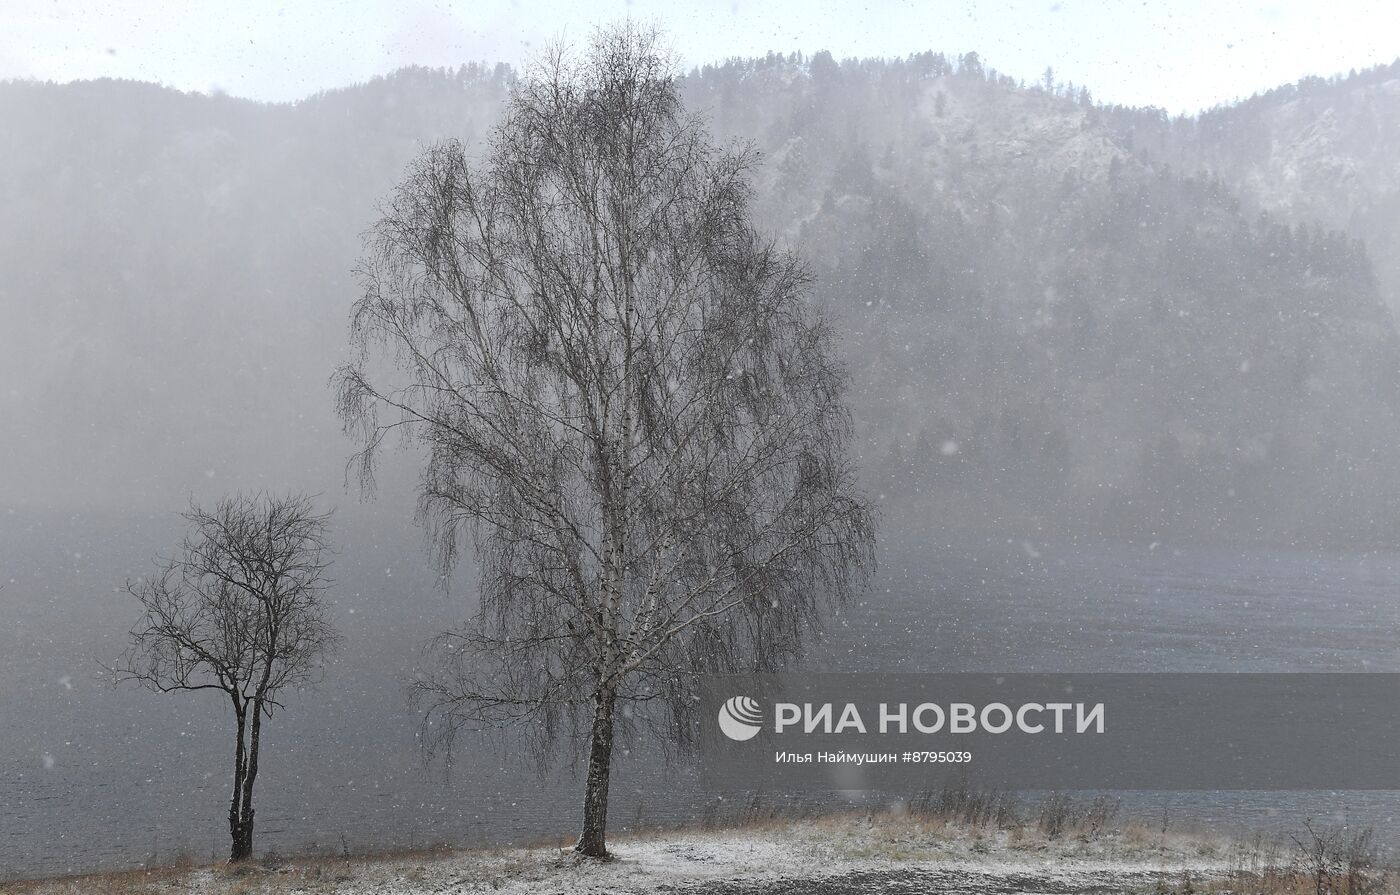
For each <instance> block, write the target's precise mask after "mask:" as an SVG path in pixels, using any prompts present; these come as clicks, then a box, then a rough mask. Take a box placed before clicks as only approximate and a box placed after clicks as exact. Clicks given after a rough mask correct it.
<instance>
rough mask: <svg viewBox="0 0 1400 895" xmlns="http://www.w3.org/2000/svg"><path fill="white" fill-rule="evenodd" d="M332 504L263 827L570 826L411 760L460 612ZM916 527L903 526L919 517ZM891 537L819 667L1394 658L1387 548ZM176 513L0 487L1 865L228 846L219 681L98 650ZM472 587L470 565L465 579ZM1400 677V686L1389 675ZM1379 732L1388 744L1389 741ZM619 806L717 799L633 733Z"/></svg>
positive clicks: (337, 831) (485, 830)
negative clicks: (306, 674)
mask: <svg viewBox="0 0 1400 895" xmlns="http://www.w3.org/2000/svg"><path fill="white" fill-rule="evenodd" d="M390 515H391V514H388V513H385V512H383V511H379V512H378V513H377V515H376V513H374V512H371V511H369V510H366V509H364V508H361V507H352V508H350V509H349V510H348V511H346V512H343V513H342V514H341V515H340V516H338V518H337V531H336V539H337V542H338V544H339V545H340V552H341V555H340V556H339V558H338V560H337V564H336V569H335V576H336V578H337V580H338V582H339V584H338V588H337V590H336V591H335V599H336V620H337V623H338V624H339V625H340V626H341V628H342V630H343V631H344V632H345V635H346V643H345V649H344V651H343V653H342V654H341V655H340V656H339V657H338V658H337V659H336V661H335V663H334V664H333V665H332V667H331V668H330V669H329V671H328V673H327V676H326V679H325V681H324V682H323V683H322V685H321V686H320V687H319V689H317V690H316V691H314V692H310V693H305V694H299V695H293V696H292V697H290V698H289V700H288V708H287V711H286V713H285V714H283V715H279V716H277V717H275V718H274V719H273V720H272V722H271V725H270V727H269V728H268V729H267V732H266V733H265V751H264V757H263V763H262V772H261V775H260V777H259V780H258V813H257V837H258V847H259V849H260V850H264V851H265V850H268V849H273V848H276V849H281V850H283V851H291V850H299V849H304V848H307V847H311V846H315V847H318V848H326V849H334V850H337V851H338V850H339V849H340V848H341V847H342V844H345V845H348V846H349V847H351V848H359V847H376V848H385V847H392V846H408V845H421V844H425V843H432V842H441V841H445V842H451V843H454V844H459V845H470V844H480V843H497V842H506V841H524V840H550V839H558V840H562V839H563V838H565V837H567V836H569V834H570V832H571V830H572V828H573V826H574V823H575V818H576V814H577V805H576V803H577V801H578V787H577V785H576V784H575V782H574V778H573V777H572V775H571V774H570V773H569V772H568V769H567V768H565V769H561V770H559V771H555V772H551V773H550V774H547V775H545V776H543V777H542V776H540V775H539V774H537V773H536V772H535V771H533V770H532V769H531V768H530V767H528V766H526V765H525V764H524V763H523V762H522V761H521V760H520V759H519V758H518V757H517V756H516V754H515V753H514V751H513V750H512V749H510V748H509V745H508V744H507V745H504V746H503V745H501V744H489V745H485V744H483V745H479V746H476V747H473V744H467V746H466V748H465V749H463V750H461V751H460V752H459V760H458V763H457V765H456V767H455V768H453V769H452V770H451V772H450V774H449V773H447V772H446V771H445V770H444V768H443V767H441V766H440V765H438V766H431V767H425V766H424V764H423V762H422V760H421V757H420V754H419V751H418V749H417V746H416V744H415V739H414V732H415V719H414V718H413V716H412V715H410V714H409V713H408V711H407V709H406V707H405V701H404V697H403V683H402V682H403V681H404V680H405V679H406V678H407V677H408V676H409V674H410V673H411V671H412V668H413V663H414V660H415V656H416V655H417V647H418V645H419V644H421V642H422V641H423V640H424V638H426V637H427V636H429V635H430V634H432V633H433V632H434V631H437V630H439V629H441V628H442V627H444V626H446V625H449V624H451V623H452V621H453V620H455V619H457V618H459V617H461V615H462V614H463V613H464V612H465V611H466V607H467V598H466V597H464V596H460V595H459V596H445V595H444V594H443V592H442V590H440V589H438V588H437V587H435V582H434V578H433V576H432V575H431V574H430V573H429V572H428V571H427V569H426V568H425V563H424V560H423V552H422V549H421V545H420V542H419V540H418V535H417V533H416V532H414V531H412V530H409V529H407V528H406V527H405V526H404V523H403V520H402V518H394V519H393V521H392V523H381V522H378V521H376V519H383V518H387V517H388V516H390ZM913 528H914V530H917V528H918V527H917V526H915V527H913ZM909 530H911V529H910V528H905V529H904V530H903V531H904V533H903V534H902V535H901V534H898V533H895V534H893V535H892V536H888V537H887V538H886V540H885V543H884V546H883V547H882V555H881V568H880V573H879V577H878V580H877V581H876V582H875V584H874V586H873V587H872V588H871V589H870V591H869V593H868V594H867V595H866V596H865V597H863V598H862V599H861V600H859V601H857V602H856V603H855V604H853V605H851V606H849V607H848V608H847V609H846V610H844V611H843V612H842V613H841V614H840V615H839V616H838V617H836V618H834V619H832V622H831V625H830V631H829V635H828V637H827V639H826V641H825V642H824V643H823V644H821V645H820V646H819V647H818V648H817V649H815V650H814V651H813V654H812V656H811V658H810V660H809V663H808V664H810V665H811V666H812V667H814V668H820V669H821V670H831V671H865V670H883V671H1025V672H1033V671H1036V672H1043V671H1077V672H1084V671H1263V672H1275V671H1400V554H1397V555H1389V554H1374V553H1371V554H1339V553H1335V552H1333V553H1318V552H1306V551H1289V550H1280V549H1266V548H1258V547H1250V548H1200V547H1193V548H1189V549H1184V548H1182V549H1178V548H1173V547H1171V546H1169V545H1163V544H1156V545H1108V544H1092V545H1084V544H1078V545H1076V544H1047V543H1039V542H1029V541H1022V540H1014V539H1013V540H1005V539H992V540H986V539H969V538H962V539H959V540H957V541H955V542H953V543H949V542H948V540H947V539H946V538H943V539H938V540H921V539H919V538H918V537H915V536H911V535H909V534H908V533H907V532H908V531H909ZM179 531H180V528H179V520H178V519H176V518H174V517H171V516H161V517H135V518H133V517H120V518H119V517H105V518H104V517H100V516H83V517H76V516H67V515H54V514H44V515H41V514H35V513H26V512H24V511H21V510H5V509H4V508H0V584H6V582H8V583H7V584H6V586H5V587H4V589H3V590H0V610H2V611H3V613H2V614H0V619H3V624H0V878H3V877H5V876H27V875H39V874H54V873H64V872H70V871H78V870H85V869H95V868H114V867H124V866H131V865H135V864H139V863H141V862H143V861H147V860H151V859H152V858H154V859H155V860H159V861H168V860H171V859H173V858H175V857H176V856H177V855H180V854H182V853H184V854H189V855H191V856H193V857H195V858H198V859H207V858H209V857H211V856H216V855H222V854H223V852H224V851H225V849H226V847H227V829H226V826H225V823H226V822H225V820H224V814H225V812H226V810H227V809H226V799H227V793H226V791H225V789H226V786H227V779H228V777H229V774H230V770H231V767H232V754H231V748H230V743H231V732H230V729H229V721H230V718H229V713H228V712H227V711H226V710H225V708H224V705H223V704H222V703H221V702H220V701H219V699H218V698H217V697H215V696H214V695H212V694H181V695H174V696H165V697H161V696H156V695H153V694H148V693H145V692H142V691H140V690H137V689H134V688H127V687H123V688H119V689H117V688H113V687H111V686H110V685H109V684H107V683H105V682H103V681H102V680H100V679H99V676H98V671H99V667H98V664H97V663H98V660H99V659H110V658H112V657H114V656H116V655H117V654H118V653H120V651H121V649H122V646H123V637H124V633H125V631H126V629H127V627H128V626H129V625H130V623H131V622H132V621H133V619H134V614H135V613H134V612H133V603H132V600H131V598H130V597H128V596H127V595H125V594H124V593H121V592H120V591H119V589H118V586H119V585H120V583H121V582H122V581H123V580H124V579H125V578H126V577H128V576H135V575H138V574H141V573H142V572H143V571H145V570H146V569H147V568H148V564H147V563H148V558H149V556H150V555H152V554H153V553H156V552H158V551H161V550H165V549H168V548H169V546H170V545H173V544H174V543H176V541H177V539H178V534H179ZM456 590H458V591H459V592H466V591H467V590H469V582H464V583H462V584H460V585H458V586H456ZM1398 696H1400V695H1398ZM1378 748H1393V744H1378ZM614 797H615V802H614V807H613V810H612V812H611V815H612V821H613V823H614V825H615V826H616V827H617V828H619V829H625V828H627V827H629V826H633V825H639V824H655V823H671V822H683V821H688V820H695V819H698V818H703V817H706V816H709V815H710V814H712V813H715V812H717V811H719V812H722V811H724V810H725V808H726V806H725V805H722V804H716V802H715V800H714V799H713V798H707V797H704V796H701V795H699V794H698V791H697V789H696V787H695V784H694V781H693V776H692V775H691V774H690V773H689V772H688V771H687V770H686V769H684V768H676V767H667V766H665V765H664V764H663V763H662V761H661V760H660V759H659V758H657V757H656V756H655V750H654V748H652V747H650V746H648V745H647V744H645V743H638V744H636V745H635V748H632V749H625V751H624V754H623V756H622V758H621V767H620V771H619V777H618V779H617V782H616V783H615V784H614ZM1124 802H1125V805H1126V809H1125V810H1127V811H1130V812H1138V813H1142V814H1145V815H1150V816H1153V817H1157V816H1159V815H1162V814H1163V813H1165V814H1166V815H1168V816H1169V817H1170V818H1172V819H1173V820H1172V821H1171V822H1172V823H1173V824H1178V823H1185V822H1187V821H1188V819H1189V821H1190V822H1191V823H1193V824H1196V825H1206V826H1214V827H1217V828H1225V829H1227V830H1229V831H1235V830H1240V831H1253V830H1257V829H1266V830H1267V829H1273V830H1287V829H1293V828H1296V827H1297V826H1298V825H1299V824H1300V823H1301V821H1302V819H1303V818H1305V817H1313V818H1321V819H1324V820H1326V821H1328V822H1341V821H1351V822H1362V823H1374V824H1376V825H1377V827H1378V828H1380V832H1381V833H1382V834H1383V836H1384V837H1393V831H1394V828H1395V825H1394V824H1393V822H1392V816H1393V815H1394V814H1396V813H1397V812H1400V797H1398V796H1396V795H1392V794H1385V793H1332V794H1329V793H1302V794H1277V793H1274V794H1269V793H1224V794H1208V793H1207V794H1201V793H1196V794H1171V795H1167V794H1160V793H1146V794H1125V795H1124Z"/></svg>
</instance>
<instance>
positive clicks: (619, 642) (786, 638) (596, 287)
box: [337, 26, 874, 857]
mask: <svg viewBox="0 0 1400 895" xmlns="http://www.w3.org/2000/svg"><path fill="white" fill-rule="evenodd" d="M754 161H755V159H754V157H753V156H752V155H751V154H750V152H749V151H747V150H744V149H740V150H735V151H729V150H722V149H720V148H717V147H716V146H715V145H714V144H713V143H712V142H711V140H710V138H709V136H708V135H707V133H706V131H705V129H704V127H703V126H702V124H701V123H700V121H699V120H698V119H696V118H694V117H691V116H690V115H688V114H687V113H686V112H685V111H684V110H683V109H682V106H681V103H680V100H679V98H678V95H677V90H676V84H675V81H674V75H673V69H672V66H671V64H670V63H669V62H668V60H667V59H666V58H665V57H664V56H663V54H662V53H660V52H658V50H657V37H656V35H655V34H654V33H650V32H645V31H641V30H638V29H636V28H633V27H631V26H625V27H621V28H615V29H611V30H605V31H601V32H599V33H597V34H596V35H595V36H594V38H593V40H592V42H591V45H590V48H589V50H588V51H587V53H586V54H585V55H584V56H583V58H581V59H578V60H575V59H574V57H571V56H570V55H569V54H568V53H566V52H564V51H562V50H561V51H559V52H557V53H555V54H554V55H553V56H552V57H551V59H550V61H549V62H548V63H546V64H545V65H543V66H541V67H539V68H538V69H537V70H536V71H534V72H533V73H531V75H530V76H529V77H527V78H525V79H524V80H523V81H522V83H520V84H519V85H518V86H517V87H516V89H515V90H514V92H513V95H512V97H511V99H510V101H509V104H508V107H507V111H506V113H505V116H504V119H503V122H502V123H501V124H500V125H499V127H498V128H497V129H496V131H495V132H494V136H493V139H492V143H491V147H490V151H489V155H488V157H487V158H485V159H484V160H483V162H482V163H481V165H480V166H479V167H473V165H472V164H471V163H470V162H469V160H468V158H467V156H466V153H465V151H464V149H463V147H462V146H461V145H460V144H459V143H456V142H446V143H442V144H439V145H436V146H433V147H432V148H430V149H428V150H427V151H426V152H425V153H424V154H423V155H422V156H421V157H420V158H419V159H418V160H417V161H416V162H415V163H414V164H413V165H412V166H411V168H410V170H409V171H408V173H407V176H406V179H405V180H404V181H403V182H402V184H401V185H400V186H399V188H398V190H397V191H396V193H395V194H394V195H393V196H392V198H391V199H390V200H389V201H388V202H387V203H386V205H385V207H384V208H383V209H382V218H381V219H380V220H379V221H378V223H377V225H376V226H375V227H374V228H373V230H372V232H371V235H370V236H369V238H368V242H367V253H366V257H365V259H364V261H363V262H362V266H361V278H362V283H363V287H364V293H363V297H362V298H361V299H360V300H359V302H358V303H357V304H356V306H355V308H354V312H353V318H352V332H353V338H354V340H355V341H356V343H357V344H358V346H359V348H360V354H359V360H358V361H357V362H355V363H353V364H351V365H349V366H346V367H344V368H343V369H341V370H340V371H339V373H338V375H337V382H338V409H339V412H340V414H341V416H342V418H343V419H344V420H345V422H346V427H347V431H349V432H351V433H352V434H354V435H356V436H357V437H358V439H360V440H361V443H362V450H361V451H360V452H359V453H358V454H357V460H358V469H359V472H360V474H361V475H362V476H363V481H364V483H365V485H366V486H367V487H372V484H373V470H374V461H375V458H376V456H377V455H378V452H379V450H380V448H381V446H382V445H383V444H384V443H385V439H386V438H387V437H388V436H389V435H390V434H391V433H393V432H394V431H395V430H399V431H401V432H403V433H404V434H406V435H407V436H408V437H409V439H410V440H413V441H416V442H417V443H419V444H421V445H422V446H423V447H424V448H425V453H424V456H425V466H424V469H423V473H422V478H421V485H420V492H419V498H420V503H419V511H420V518H421V521H422V522H423V523H424V524H425V525H426V526H427V531H428V532H429V535H430V543H431V544H432V547H433V553H434V556H435V559H436V560H437V562H438V563H439V564H440V565H441V567H442V569H443V571H444V572H446V571H449V570H450V569H451V568H452V567H453V565H454V562H455V560H456V559H457V557H458V554H459V547H460V545H461V544H462V543H463V539H464V538H468V537H470V538H472V544H473V546H474V548H475V554H476V558H477V560H478V562H479V565H480V588H481V602H480V608H479V613H478V614H477V615H476V617H475V618H474V619H473V621H472V622H471V623H470V624H469V625H468V626H467V627H466V628H465V629H463V630H461V631H457V632H452V633H450V634H448V635H445V636H444V638H443V639H442V645H443V647H444V649H443V650H442V653H443V656H444V658H445V662H444V663H442V664H441V666H440V667H441V673H438V674H434V675H432V676H430V677H429V678H427V679H423V680H420V681H418V682H417V684H416V686H417V689H418V694H419V696H420V697H421V698H422V699H423V700H424V701H425V703H426V706H425V707H426V712H427V716H428V718H429V720H430V723H432V724H435V725H437V729H438V730H442V731H445V732H448V733H451V732H452V731H455V730H459V729H461V728H462V727H463V726H466V727H477V726H484V725H505V724H511V723H514V722H529V724H528V729H529V730H530V732H531V733H532V734H534V735H535V740H534V742H535V744H536V745H537V746H539V747H540V748H541V749H542V750H543V749H547V748H548V746H549V744H551V743H552V742H553V741H554V740H555V739H556V737H557V736H558V735H559V734H561V733H564V734H572V735H573V736H575V737H578V738H579V739H586V741H587V778H586V783H585V792H584V800H583V824H582V834H581V835H580V837H579V840H578V844H577V846H576V848H577V850H578V851H579V852H581V853H583V854H585V855H592V856H600V857H601V856H605V855H606V854H607V849H606V841H605V831H606V820H607V806H608V785H609V780H610V769H611V761H612V755H613V742H614V733H615V729H617V728H618V727H619V725H620V724H621V723H622V721H623V720H625V719H627V718H631V719H634V720H635V719H636V718H639V717H650V718H653V719H654V718H662V719H663V720H661V721H657V722H655V724H656V727H657V728H658V729H660V730H662V731H663V732H666V733H668V734H670V735H675V736H683V735H684V733H685V722H686V717H685V710H686V708H687V707H688V705H689V699H688V695H689V693H690V692H691V684H692V683H693V680H694V677H693V676H694V675H696V674H700V673H706V672H720V671H748V670H765V669H773V668H777V667H779V666H780V665H781V664H783V663H784V662H785V661H787V660H789V659H791V658H792V657H794V656H796V655H798V653H799V651H800V649H801V647H802V644H803V640H804V635H805V634H806V633H807V632H808V631H809V630H811V629H812V628H814V627H815V626H816V625H817V623H818V621H819V616H820V612H821V610H822V608H823V606H824V604H825V603H827V602H828V601H830V600H833V599H841V598H844V597H846V596H847V595H848V594H849V593H851V592H852V590H853V588H855V587H856V586H858V584H859V583H860V581H861V579H862V577H863V576H864V574H865V573H866V572H867V571H868V570H869V569H870V568H871V566H872V563H873V530H874V521H873V513H872V509H871V507H870V506H869V505H868V503H867V502H866V500H865V499H864V497H863V496H862V494H861V493H860V491H859V490H858V488H857V487H856V485H855V483H854V469H853V465H852V462H851V459H850V457H849V455H848V444H849V441H850V437H851V429H850V421H849V417H848V413H847V410H846V408H845V405H844V401H843V395H844V392H845V390H846V388H847V378H846V374H845V372H844V370H843V368H842V367H841V365H840V364H839V363H838V361H837V360H836V357H835V352H834V348H833V338H832V334H831V332H830V330H829V329H828V326H827V324H826V323H825V322H824V320H823V319H822V317H821V316H820V315H819V314H817V313H816V312H815V311H814V310H813V309H812V308H811V307H809V305H808V302H807V300H806V287H807V285H808V282H809V276H808V273H807V270H806V268H805V267H804V265H803V264H802V262H801V261H800V260H799V259H798V258H796V257H795V256H793V255H792V254H789V253H787V252H784V251H780V250H778V249H777V248H775V246H774V245H773V243H772V242H771V241H770V240H768V239H766V238H764V237H762V236H761V235H759V234H758V233H757V232H755V230H754V228H753V227H752V226H751V224H750V222H749V203H750V199H751V189H750V185H749V179H748V178H749V173H750V169H751V167H752V165H753V163H754ZM386 356H387V357H388V358H389V359H390V360H391V361H392V363H384V362H381V358H383V357H386ZM644 703H655V705H656V707H658V708H660V709H663V710H662V711H660V712H653V713H647V712H643V711H640V710H639V709H640V708H642V707H644V706H642V707H639V705H638V704H644ZM619 706H627V707H628V710H627V711H625V712H623V711H619ZM667 709H669V710H667Z"/></svg>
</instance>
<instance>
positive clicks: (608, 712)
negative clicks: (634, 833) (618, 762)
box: [574, 687, 617, 858]
mask: <svg viewBox="0 0 1400 895" xmlns="http://www.w3.org/2000/svg"><path fill="white" fill-rule="evenodd" d="M616 700H617V694H616V693H615V692H614V690H613V689H612V688H611V687H605V688H603V689H601V690H600V691H599V692H598V693H597V694H596V695H595V696H594V697H593V730H592V733H591V734H590V736H589V748H588V780H587V782H586V783H585V784H584V790H583V832H582V833H581V834H580V835H579V837H578V844H577V845H575V846H574V851H576V852H578V853H579V854H581V855H587V856H588V857H590V858H606V857H608V846H607V826H608V779H609V776H610V774H611V772H612V746H613V705H614V703H615V702H616Z"/></svg>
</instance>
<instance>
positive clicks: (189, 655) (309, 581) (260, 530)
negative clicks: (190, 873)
mask: <svg viewBox="0 0 1400 895" xmlns="http://www.w3.org/2000/svg"><path fill="white" fill-rule="evenodd" d="M184 517H185V519H187V520H189V522H190V526H191V530H190V532H189V534H188V535H187V536H186V537H185V541H184V544H183V545H182V546H181V548H180V550H179V552H178V555H177V556H176V557H175V558H173V559H169V560H166V561H163V562H161V563H159V564H158V568H157V571H156V573H155V574H154V575H152V576H151V577H150V578H143V579H140V580H137V581H133V582H128V584H127V590H128V591H129V592H130V593H131V594H132V595H133V596H135V597H136V599H138V600H139V601H140V602H141V606H142V608H143V610H144V614H143V615H142V617H141V620H140V621H139V622H138V623H137V624H136V625H135V627H133V628H132V629H131V643H130V646H129V647H128V648H127V651H126V653H125V654H124V655H123V656H122V657H121V659H120V660H119V661H118V662H117V663H116V664H115V665H114V666H113V667H112V668H111V671H113V672H114V674H115V676H116V677H117V679H118V680H132V681H137V682H139V683H141V684H143V685H144V686H146V687H149V688H150V689H152V690H155V691H158V692H161V693H170V692H174V691H177V690H212V691H216V692H220V693H222V694H224V696H226V697H227V698H228V699H229V701H230V703H231V704H232V706H233V715H234V719H235V721H236V724H237V727H236V736H235V741H234V763H233V795H232V798H231V800H230V803H229V812H228V825H229V835H230V836H231V837H232V839H233V846H232V849H231V851H230V854H229V860H231V861H240V860H243V859H245V858H248V857H250V856H251V855H252V853H253V784H254V782H255V781H256V780H257V777H258V757H259V751H260V746H261V736H262V722H263V719H264V718H271V717H272V715H273V712H274V711H275V710H277V709H280V708H282V702H281V698H282V693H283V691H284V690H285V689H286V688H288V687H295V686H299V685H303V684H306V683H309V682H311V681H312V680H313V679H314V678H315V677H316V675H317V674H318V672H319V669H320V667H321V661H322V659H323V658H324V657H325V655H326V654H327V652H328V651H330V650H332V649H334V648H335V647H336V646H337V645H338V643H339V640H340V638H339V635H338V634H337V633H336V632H335V630H334V629H333V628H332V627H331V625H330V623H329V622H328V621H327V620H326V617H325V605H324V600H323V595H324V593H325V591H326V588H327V587H328V585H329V581H328V580H327V578H326V572H327V570H328V569H329V566H330V561H329V558H328V556H327V554H328V552H329V547H328V541H327V537H326V523H327V519H328V516H327V515H323V514H318V513H317V512H316V511H315V509H314V507H313V505H312V502H311V499H310V498H309V497H306V496H304V495H291V496H286V497H270V496H241V495H240V496H237V497H226V498H224V499H222V500H220V501H219V502H218V504H216V505H215V507H214V508H213V509H212V510H209V511H205V510H203V509H200V508H199V507H198V506H191V508H190V510H189V512H187V513H185V514H184Z"/></svg>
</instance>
